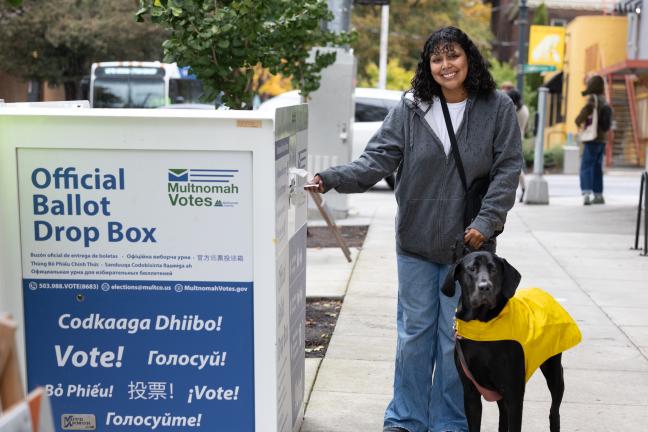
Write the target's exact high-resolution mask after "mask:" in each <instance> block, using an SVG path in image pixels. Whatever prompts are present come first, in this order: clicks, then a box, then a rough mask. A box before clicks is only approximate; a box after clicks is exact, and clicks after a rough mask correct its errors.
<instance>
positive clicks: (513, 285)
mask: <svg viewBox="0 0 648 432" xmlns="http://www.w3.org/2000/svg"><path fill="white" fill-rule="evenodd" d="M497 259H498V260H499V261H500V263H501V264H502V269H503V270H504V274H503V275H502V293H503V294H504V296H505V297H506V298H507V299H509V298H511V297H513V296H514V295H515V290H516V289H517V287H518V285H519V284H520V279H522V276H521V275H520V272H518V271H517V270H516V269H515V267H513V266H512V265H511V264H509V263H508V261H506V260H505V259H504V258H501V257H497Z"/></svg>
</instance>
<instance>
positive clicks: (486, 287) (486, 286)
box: [477, 281, 491, 291]
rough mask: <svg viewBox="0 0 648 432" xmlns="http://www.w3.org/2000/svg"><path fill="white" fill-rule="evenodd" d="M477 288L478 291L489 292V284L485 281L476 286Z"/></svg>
mask: <svg viewBox="0 0 648 432" xmlns="http://www.w3.org/2000/svg"><path fill="white" fill-rule="evenodd" d="M477 288H479V291H490V289H491V284H489V283H488V282H487V281H481V282H479V283H478V284H477Z"/></svg>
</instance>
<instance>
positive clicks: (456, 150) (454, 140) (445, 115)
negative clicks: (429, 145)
mask: <svg viewBox="0 0 648 432" xmlns="http://www.w3.org/2000/svg"><path fill="white" fill-rule="evenodd" d="M439 100H440V101H441V109H442V110H443V118H444V119H445V124H446V128H447V129H448V137H450V144H451V145H450V147H451V148H452V155H453V156H454V158H455V163H456V164H457V169H458V170H459V177H461V184H462V185H463V188H464V192H466V193H468V182H467V181H466V172H465V171H464V167H463V163H462V162H461V156H460V155H459V146H458V145H457V138H456V137H455V134H454V128H453V127H452V121H451V120H450V112H449V111H448V105H447V104H446V101H445V97H444V96H443V93H441V95H440V96H439Z"/></svg>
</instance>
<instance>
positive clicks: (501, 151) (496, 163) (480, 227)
mask: <svg viewBox="0 0 648 432" xmlns="http://www.w3.org/2000/svg"><path fill="white" fill-rule="evenodd" d="M499 100H500V106H499V109H498V113H497V125H499V127H498V129H497V131H496V133H495V137H494V139H493V147H494V151H493V164H492V165H491V169H490V179H491V181H490V184H489V186H488V192H486V196H484V200H483V202H482V206H481V209H480V210H479V214H478V215H477V217H476V218H475V220H474V221H473V222H472V223H471V224H470V225H469V226H468V228H469V229H470V228H474V229H476V230H477V231H479V232H480V233H481V234H482V235H483V236H484V237H485V238H487V239H488V238H490V237H492V235H493V233H494V232H495V231H498V230H502V229H504V222H506V214H507V213H508V211H509V210H510V209H511V207H513V204H514V203H515V190H516V189H517V186H518V180H519V177H520V171H521V170H522V163H523V159H522V141H521V137H520V129H519V127H518V124H517V117H516V115H515V107H514V106H513V103H512V102H511V101H510V100H507V99H503V98H501V99H499Z"/></svg>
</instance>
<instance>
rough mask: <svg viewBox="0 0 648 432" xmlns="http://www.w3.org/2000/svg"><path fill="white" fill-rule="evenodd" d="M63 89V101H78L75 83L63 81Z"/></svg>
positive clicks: (77, 88)
mask: <svg viewBox="0 0 648 432" xmlns="http://www.w3.org/2000/svg"><path fill="white" fill-rule="evenodd" d="M63 89H64V90H65V100H78V99H79V84H78V83H77V82H76V81H65V82H64V83H63Z"/></svg>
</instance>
